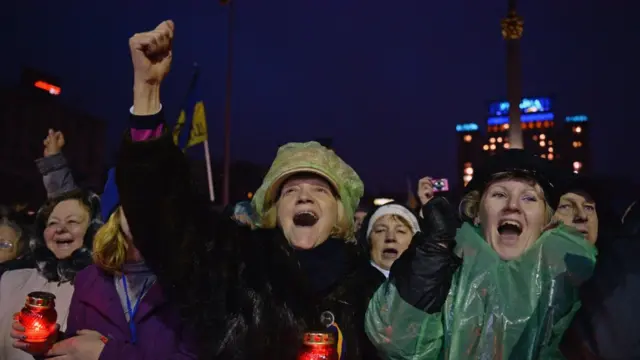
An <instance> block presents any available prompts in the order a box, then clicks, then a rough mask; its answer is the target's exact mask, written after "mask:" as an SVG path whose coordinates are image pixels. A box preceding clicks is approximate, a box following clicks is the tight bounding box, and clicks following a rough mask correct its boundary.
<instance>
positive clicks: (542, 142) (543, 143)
mask: <svg viewBox="0 0 640 360" xmlns="http://www.w3.org/2000/svg"><path fill="white" fill-rule="evenodd" d="M538 144H540V147H544V146H545V145H546V144H545V142H544V141H540V142H539V143H538Z"/></svg>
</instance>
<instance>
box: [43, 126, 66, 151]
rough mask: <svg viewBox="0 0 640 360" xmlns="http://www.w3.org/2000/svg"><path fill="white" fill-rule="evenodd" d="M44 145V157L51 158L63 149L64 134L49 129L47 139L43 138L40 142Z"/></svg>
mask: <svg viewBox="0 0 640 360" xmlns="http://www.w3.org/2000/svg"><path fill="white" fill-rule="evenodd" d="M42 144H43V145H44V156H45V157H46V156H52V155H55V154H58V153H60V151H62V148H63V147H64V144H65V140H64V134H63V133H62V131H55V130H53V129H49V132H48V133H47V137H46V138H44V141H43V142H42Z"/></svg>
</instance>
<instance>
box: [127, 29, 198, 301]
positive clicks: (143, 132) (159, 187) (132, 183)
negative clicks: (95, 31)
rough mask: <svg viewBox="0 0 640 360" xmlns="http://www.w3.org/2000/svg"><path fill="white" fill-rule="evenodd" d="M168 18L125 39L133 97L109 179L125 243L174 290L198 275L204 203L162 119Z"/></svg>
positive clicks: (168, 50) (181, 290) (170, 35)
mask: <svg viewBox="0 0 640 360" xmlns="http://www.w3.org/2000/svg"><path fill="white" fill-rule="evenodd" d="M172 38H173V22H171V21H165V22H163V23H162V24H160V25H159V26H158V27H157V28H156V29H155V30H153V31H150V32H147V33H141V34H136V35H134V36H133V37H132V38H131V39H130V48H131V55H132V59H133V64H134V74H135V78H134V94H133V95H134V100H133V108H132V109H131V116H130V129H128V130H127V131H126V133H125V136H124V140H123V142H122V146H121V149H120V152H119V154H118V158H117V165H116V170H115V171H116V176H115V177H116V184H117V187H118V193H119V198H120V204H121V206H122V209H123V211H124V214H125V216H126V218H127V222H128V224H129V227H130V229H131V233H132V235H133V241H134V244H135V245H136V247H137V249H138V250H139V251H140V252H141V254H142V256H143V257H144V258H145V261H146V262H147V263H148V265H149V266H150V268H151V269H152V270H153V272H154V273H155V274H156V276H157V277H158V281H159V282H160V283H161V284H162V286H163V289H164V290H165V291H167V292H168V293H169V295H172V296H173V297H174V299H175V296H180V295H184V294H185V293H186V291H187V290H189V291H192V290H193V287H194V286H195V285H194V283H197V282H198V281H205V279H202V276H205V274H195V272H196V271H198V270H199V269H203V268H204V269H206V267H207V264H206V263H204V264H203V262H206V261H207V252H206V251H205V244H204V242H203V241H201V239H203V238H206V233H207V230H206V225H207V224H208V222H207V221H206V218H207V214H208V212H207V207H206V206H203V205H204V203H203V201H202V199H200V198H199V197H197V196H196V195H195V194H194V193H193V191H192V187H191V179H190V175H189V166H188V163H187V160H186V158H185V156H184V154H183V153H182V151H181V150H180V149H178V147H176V146H175V145H174V143H173V140H172V137H171V134H170V133H169V132H168V131H167V128H166V126H165V124H164V118H163V112H162V106H161V105H160V83H161V81H162V79H163V78H164V76H165V75H166V74H167V72H168V71H169V66H170V63H171V39H172Z"/></svg>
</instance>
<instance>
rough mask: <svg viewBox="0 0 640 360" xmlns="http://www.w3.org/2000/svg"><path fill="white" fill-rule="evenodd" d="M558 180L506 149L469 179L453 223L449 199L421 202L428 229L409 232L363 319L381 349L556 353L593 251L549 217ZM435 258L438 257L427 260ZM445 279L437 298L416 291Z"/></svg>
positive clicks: (437, 353)
mask: <svg viewBox="0 0 640 360" xmlns="http://www.w3.org/2000/svg"><path fill="white" fill-rule="evenodd" d="M556 183H557V180H556V177H555V173H554V171H552V170H551V169H550V168H549V167H548V163H547V162H545V161H544V160H542V159H540V158H537V157H534V156H532V155H529V154H527V153H525V152H524V151H522V150H510V151H507V152H505V153H503V154H500V155H497V156H495V157H493V158H491V159H490V161H489V162H488V163H487V164H486V166H485V168H484V169H481V171H479V172H478V173H477V174H476V176H475V177H474V179H473V180H472V181H471V182H470V183H469V185H468V186H467V189H466V194H465V196H464V197H463V200H462V202H461V204H460V213H461V216H462V217H463V219H464V220H465V223H464V224H463V225H462V227H461V228H460V229H459V230H458V231H457V233H456V231H455V230H456V229H455V219H454V218H455V216H454V214H453V211H451V208H450V207H449V206H448V204H447V203H446V201H444V200H442V199H438V198H435V199H433V200H431V201H430V202H429V203H427V204H426V205H425V207H424V208H423V210H422V213H423V214H424V217H425V218H424V219H421V222H422V223H421V228H422V229H423V231H425V230H426V231H425V233H426V235H425V233H422V234H421V233H418V234H417V235H416V237H414V239H413V241H412V245H411V246H410V247H409V249H408V250H407V251H406V252H405V253H404V254H403V255H402V256H401V257H400V259H398V260H397V261H396V262H395V263H394V265H393V267H392V269H391V274H390V277H389V280H388V282H387V283H385V284H384V285H383V286H382V287H381V288H380V289H379V290H378V291H377V292H376V294H375V295H374V298H373V299H372V301H371V303H370V305H369V310H368V312H367V318H366V329H367V333H368V335H369V338H370V339H371V340H372V342H373V343H374V344H375V345H376V346H377V347H378V350H379V351H381V352H383V353H384V354H385V355H386V356H387V357H389V358H394V359H414V358H420V359H438V358H442V357H444V358H449V359H476V358H505V359H507V358H508V359H516V358H517V359H554V358H561V354H560V353H559V350H558V343H559V341H560V340H561V338H562V335H563V333H564V331H565V329H566V327H567V326H568V325H569V323H570V321H571V319H572V317H573V315H574V314H575V312H576V311H577V309H578V308H579V300H578V286H579V284H581V283H582V282H584V280H585V279H586V278H588V277H589V276H590V274H591V271H592V268H593V266H594V263H595V253H596V251H595V248H594V246H593V245H592V244H590V243H588V242H587V241H585V239H584V236H582V234H580V233H578V232H576V231H575V230H573V229H570V228H568V227H565V226H564V225H557V224H555V223H554V224H552V223H551V219H552V216H553V211H552V204H553V205H555V204H556V203H557V199H558V194H557V189H556V188H557V184H556ZM454 238H455V241H454ZM434 254H437V256H434ZM447 256H448V259H449V260H448V261H446V258H447ZM456 256H457V257H459V258H461V259H462V265H461V266H460V267H459V268H456V267H455V265H454V264H455V260H454V259H455V257H456ZM434 258H436V259H440V261H441V266H440V267H437V266H435V267H434V266H433V265H431V266H430V267H427V266H426V263H427V262H433V259H434ZM452 270H453V271H452ZM448 282H450V283H451V286H450V288H449V291H448V293H446V294H442V297H441V299H442V301H441V302H438V301H431V302H430V303H428V304H427V303H425V302H424V301H422V299H424V298H426V297H427V296H428V297H429V298H430V299H432V300H433V299H437V298H438V297H437V296H434V294H433V293H432V292H433V291H434V290H433V289H436V290H441V289H442V287H437V286H433V284H434V283H439V284H446V283H448Z"/></svg>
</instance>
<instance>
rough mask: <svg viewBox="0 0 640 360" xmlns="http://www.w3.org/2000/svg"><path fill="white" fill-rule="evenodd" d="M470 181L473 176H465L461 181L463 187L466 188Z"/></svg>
mask: <svg viewBox="0 0 640 360" xmlns="http://www.w3.org/2000/svg"><path fill="white" fill-rule="evenodd" d="M471 179H473V176H471V175H465V176H463V177H462V181H464V185H465V186H467V184H468V183H469V181H471Z"/></svg>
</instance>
